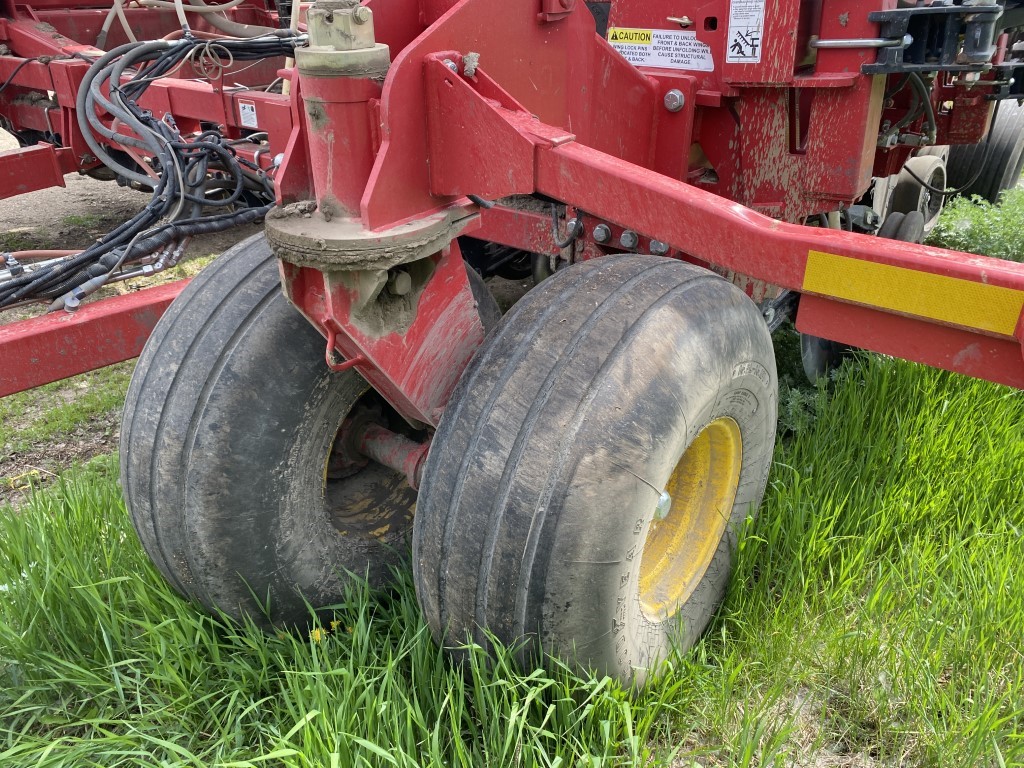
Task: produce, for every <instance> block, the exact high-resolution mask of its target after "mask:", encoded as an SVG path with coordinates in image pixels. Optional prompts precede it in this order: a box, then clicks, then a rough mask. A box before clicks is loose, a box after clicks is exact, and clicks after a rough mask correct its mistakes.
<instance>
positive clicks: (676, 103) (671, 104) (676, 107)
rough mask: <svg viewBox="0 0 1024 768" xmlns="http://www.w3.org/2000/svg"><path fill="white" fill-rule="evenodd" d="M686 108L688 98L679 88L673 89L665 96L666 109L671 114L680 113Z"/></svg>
mask: <svg viewBox="0 0 1024 768" xmlns="http://www.w3.org/2000/svg"><path fill="white" fill-rule="evenodd" d="M684 106H686V96H685V95H684V94H683V92H682V91H680V90H679V89H678V88H673V89H672V90H671V91H669V92H668V93H666V94H665V109H667V110H668V111H669V112H678V111H680V110H681V109H682V108H683V107H684Z"/></svg>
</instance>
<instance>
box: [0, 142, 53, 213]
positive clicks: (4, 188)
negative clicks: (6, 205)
mask: <svg viewBox="0 0 1024 768" xmlns="http://www.w3.org/2000/svg"><path fill="white" fill-rule="evenodd" d="M64 173H65V172H64V169H63V168H61V164H60V159H59V158H58V156H57V151H56V150H55V149H54V147H53V145H52V144H45V143H40V144H36V145H35V146H34V147H21V148H19V149H12V150H9V151H7V152H0V200H2V199H4V198H5V197H14V196H15V195H21V194H24V193H25V192H35V191H36V190H37V189H47V188H48V187H63V186H64Z"/></svg>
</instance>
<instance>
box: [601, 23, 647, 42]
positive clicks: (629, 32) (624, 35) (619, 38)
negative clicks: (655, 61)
mask: <svg viewBox="0 0 1024 768" xmlns="http://www.w3.org/2000/svg"><path fill="white" fill-rule="evenodd" d="M653 36H654V30H651V29H627V28H625V27H609V28H608V42H609V43H619V44H620V45H650V44H651V41H652V40H653Z"/></svg>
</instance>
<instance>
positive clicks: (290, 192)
mask: <svg viewBox="0 0 1024 768" xmlns="http://www.w3.org/2000/svg"><path fill="white" fill-rule="evenodd" d="M53 1H54V0H47V2H53ZM366 5H367V6H369V7H370V8H371V9H373V11H374V13H375V24H376V32H377V40H378V41H379V42H384V43H386V44H388V45H389V46H390V48H391V53H392V58H393V64H392V66H391V69H390V71H389V73H388V76H387V79H386V81H385V83H384V85H383V88H381V87H380V85H379V84H378V83H374V82H372V81H360V82H353V80H352V79H351V78H338V79H327V80H321V81H319V82H316V83H311V82H307V81H306V80H305V79H304V78H303V77H295V76H294V74H292V73H289V74H290V75H291V76H292V77H293V82H294V84H295V87H294V89H293V92H292V96H291V103H290V104H289V103H288V101H287V100H285V99H284V98H282V97H275V98H270V95H269V94H267V95H265V98H266V102H267V106H266V108H265V109H264V110H263V113H264V114H266V115H268V118H267V119H272V120H275V121H278V122H275V123H274V124H273V126H272V128H270V129H269V130H270V133H271V144H272V147H274V151H277V148H282V149H284V151H285V164H284V165H283V167H282V168H281V170H280V172H279V173H278V176H277V180H278V192H279V197H280V198H281V202H285V203H286V202H291V201H295V200H301V199H307V198H309V197H310V196H311V195H312V196H313V197H315V198H316V199H317V201H318V202H319V203H320V205H321V208H324V207H325V205H324V204H325V203H327V202H330V203H331V204H332V205H334V204H336V203H338V202H339V200H340V203H341V207H342V209H343V211H344V212H346V213H347V214H348V215H349V216H351V217H354V218H358V220H359V223H360V224H361V226H362V227H363V228H364V229H365V230H368V231H370V232H372V233H375V234H379V235H380V237H381V238H382V239H386V238H387V237H388V236H389V232H392V231H394V230H395V228H396V227H399V226H401V225H403V224H407V223H409V222H415V221H418V220H423V219H425V218H428V217H430V216H441V215H446V216H449V217H453V216H454V217H456V218H458V217H461V218H463V219H464V221H463V222H462V226H465V227H466V229H464V230H463V232H464V233H470V234H473V235H474V236H480V237H486V238H488V239H492V240H495V241H497V242H502V243H504V244H507V245H512V246H516V247H522V248H526V249H528V250H531V251H535V252H547V253H551V252H553V251H554V250H555V248H554V245H553V240H552V239H550V237H547V238H546V237H545V236H544V234H543V233H544V232H545V228H546V227H548V226H549V222H548V220H547V218H546V217H545V216H542V215H540V214H537V213H531V212H525V211H515V210H509V209H502V208H500V207H498V208H495V209H493V210H491V211H483V212H480V211H478V209H477V207H476V206H475V205H473V204H471V203H470V202H469V201H468V200H467V199H466V196H467V195H479V196H482V197H488V198H504V197H506V196H509V195H522V194H536V193H539V194H541V195H546V196H548V197H550V198H552V199H554V200H558V201H561V202H562V203H565V204H567V205H568V206H569V207H570V210H571V211H572V212H575V213H577V214H578V215H581V216H584V220H585V221H587V222H590V224H594V223H597V222H607V223H609V224H612V225H614V226H615V227H616V228H627V227H628V228H629V229H631V230H634V231H636V232H638V233H640V235H641V247H643V246H646V245H647V244H648V243H649V241H650V240H652V239H657V240H659V241H661V242H663V243H667V244H669V245H670V246H671V248H672V252H671V255H673V256H676V257H683V258H687V259H690V260H695V261H698V262H700V263H705V264H707V265H709V266H712V267H713V268H716V269H718V270H719V271H723V272H728V273H738V274H739V275H744V276H747V277H750V278H755V280H756V281H760V283H759V288H758V290H759V291H761V292H763V290H764V289H765V287H766V285H768V284H770V285H771V286H777V287H779V288H785V289H790V290H793V291H797V292H799V293H800V294H801V295H802V297H803V298H802V301H801V304H800V310H799V314H798V316H797V326H798V328H799V329H800V330H801V331H803V332H807V333H813V334H815V335H820V336H824V337H827V338H833V339H837V340H839V341H842V342H845V343H848V344H852V345H855V346H859V347H864V348H867V349H874V350H878V351H882V352H886V353H890V354H895V355H897V356H900V357H905V358H908V359H912V360H918V361H920V362H924V363H927V364H929V365H933V366H937V367H942V368H947V369H949V370H953V371H958V372H962V373H966V374H969V375H973V376H979V377H981V378H986V379H990V380H993V381H999V382H1003V383H1006V384H1009V385H1012V386H1016V387H1022V388H1024V355H1022V344H1024V267H1022V266H1020V265H1015V264H1010V263H1007V262H1002V261H998V260H994V259H986V258H981V257H976V256H971V255H968V254H960V253H953V252H950V251H945V250H942V249H936V248H928V247H925V246H918V245H911V244H903V243H896V242H893V241H887V240H880V239H878V238H874V237H869V236H864V235H857V234H852V233H846V232H839V231H831V230H822V229H813V228H809V227H804V226H801V222H803V220H804V219H805V218H806V217H808V216H810V215H813V214H816V213H820V212H823V211H829V210H836V209H838V208H841V207H843V206H846V205H850V204H852V203H853V202H854V201H856V200H857V199H859V198H860V197H861V196H862V195H863V194H864V193H865V192H866V191H867V189H868V186H869V184H870V181H871V177H872V175H873V174H878V175H882V174H888V173H892V172H893V171H894V169H895V170H898V168H899V167H900V166H902V164H903V162H904V161H905V159H906V157H907V156H908V154H909V152H910V149H909V148H906V147H902V148H895V149H892V150H876V148H875V138H876V136H877V132H878V126H879V123H880V122H881V121H882V120H883V119H885V117H886V115H887V114H889V110H895V112H894V114H897V115H898V114H899V111H898V110H899V105H898V104H892V105H890V104H888V103H883V99H882V92H883V91H884V89H885V86H886V82H885V77H884V76H875V77H869V76H865V75H861V74H859V72H860V66H861V64H864V63H870V62H871V61H873V59H874V52H873V51H871V50H866V49H845V50H843V49H838V50H819V51H818V55H817V58H816V60H815V61H814V62H813V63H810V64H808V63H807V62H806V60H805V58H804V55H803V53H804V51H805V50H806V45H807V41H808V40H809V38H810V36H811V35H812V34H813V35H818V36H820V37H822V38H857V37H873V36H877V26H876V25H874V24H871V23H870V22H868V21H867V14H868V12H869V11H872V10H881V9H888V8H891V7H894V5H895V2H894V0H884V2H883V4H882V8H879V7H878V6H877V5H874V4H871V3H869V2H866V0H858V2H854V3H839V2H838V0H821V2H820V3H801V2H799V0H782V2H780V3H778V4H777V5H776V6H773V12H772V13H771V14H768V15H767V16H766V18H765V23H764V29H763V37H762V39H763V51H764V53H763V56H762V57H761V61H760V62H756V63H746V64H730V63H728V62H727V61H726V56H725V51H726V44H727V38H726V31H727V28H728V15H729V4H728V0H695V2H693V3H692V4H690V5H688V6H687V8H688V10H687V13H688V15H689V17H691V19H692V20H693V22H694V31H695V34H696V37H697V39H698V40H700V41H701V42H703V43H705V44H706V45H707V46H708V47H709V49H710V52H711V56H712V58H713V60H714V62H715V66H714V68H713V71H711V72H686V71H678V70H677V71H672V70H661V69H656V70H655V69H637V68H635V67H633V66H632V65H630V64H628V63H627V62H626V61H625V60H624V59H623V58H621V57H620V56H619V55H618V54H617V53H616V52H615V51H614V50H613V49H612V48H611V46H610V45H609V44H608V43H606V42H605V41H604V40H603V39H601V38H599V37H597V36H595V34H594V21H593V19H592V17H591V16H590V14H589V13H588V12H587V10H586V9H585V8H584V7H583V5H582V4H581V3H575V2H572V1H570V2H567V3H559V4H558V9H560V10H558V9H556V8H555V6H554V5H552V4H551V3H550V2H548V1H547V0H524V1H523V2H517V3H508V2H507V1H506V0H459V1H458V2H456V1H454V0H368V2H366ZM566 5H567V6H568V7H566ZM809 5H810V6H812V7H813V8H815V9H816V20H815V19H814V18H806V16H807V14H806V13H805V11H806V8H807V7H808V6H809ZM677 6H678V3H675V2H670V0H616V2H614V3H613V4H612V8H611V23H612V24H613V25H615V26H619V27H633V28H654V29H664V28H668V27H670V26H671V25H670V24H668V23H666V19H668V18H669V17H677V16H678V7H677ZM812 16H813V14H812ZM711 19H714V20H715V21H714V23H712V22H711V21H710V20H711ZM16 25H17V22H16V23H14V24H12V23H11V22H7V24H6V33H5V34H6V38H5V39H9V40H13V39H14V36H13V35H12V33H11V30H12V28H13V27H14V26H16ZM794 30H795V32H796V33H795V34H793V33H794ZM19 34H21V33H19ZM29 37H30V38H31V35H30V36H29ZM33 39H34V38H33ZM63 50H64V51H68V50H69V47H68V46H65V47H64V49H63ZM470 51H472V52H474V53H478V54H480V65H479V68H478V70H477V71H476V73H475V74H474V75H473V76H470V77H467V76H465V75H464V74H463V69H464V66H463V56H464V54H467V53H469V52H470ZM22 55H36V54H32V53H28V52H22ZM5 59H6V57H0V78H2V77H4V76H5V71H9V68H8V70H5V69H3V66H5V63H4V60H5ZM449 63H451V64H453V65H454V68H455V69H456V70H457V71H453V70H452V67H451V66H450V64H449ZM83 65H84V63H80V62H77V61H54V62H51V63H50V64H49V66H47V67H42V66H40V70H45V71H46V72H47V73H49V75H50V76H51V78H52V80H51V82H54V83H58V85H57V87H64V84H66V85H67V87H68V88H69V89H70V91H67V92H65V93H64V97H60V98H65V97H66V96H67V95H68V94H69V93H73V83H75V82H76V81H77V79H80V78H81V74H80V72H81V71H82V70H81V66H83ZM65 70H66V71H65ZM25 71H26V72H31V75H32V76H33V77H40V78H42V77H43V72H41V71H39V70H37V69H36V68H35V67H34V66H31V67H26V68H25ZM76 71H77V72H79V74H77V76H76V75H74V74H73V73H74V72H76ZM58 74H59V76H58ZM76 78H77V79H76ZM162 85H163V88H161V89H151V90H153V92H154V96H152V98H153V99H155V100H156V99H162V100H163V101H160V105H161V108H164V109H167V110H170V111H172V112H174V114H175V115H176V117H177V115H178V114H179V113H178V112H177V111H176V110H179V109H181V110H183V112H182V114H185V115H188V114H193V113H190V112H189V111H188V110H189V108H190V107H189V101H188V99H187V98H184V97H183V98H182V100H181V101H179V100H177V96H176V94H181V93H183V91H182V90H179V89H181V88H183V87H185V88H188V89H190V90H191V91H195V93H196V94H199V93H200V92H201V93H202V94H204V97H205V98H208V99H210V100H211V102H210V105H212V104H213V102H214V101H216V103H217V104H220V105H226V106H224V107H223V110H222V112H221V113H219V114H220V115H221V116H222V117H223V120H224V124H225V128H226V130H229V131H230V130H235V129H237V126H235V125H234V124H233V116H234V115H237V110H236V109H235V108H233V107H231V106H230V105H231V104H233V103H234V101H235V100H237V94H230V93H226V92H225V91H224V90H223V89H221V91H220V92H219V93H218V92H217V88H216V86H211V85H208V84H207V85H203V84H187V85H186V84H184V83H178V82H169V83H165V84H162ZM36 87H40V88H41V87H45V83H44V84H42V85H37V86H36ZM311 88H312V89H315V90H311ZM673 89H674V90H678V91H680V92H681V93H682V94H683V96H684V100H685V102H684V107H683V109H681V110H679V111H677V112H669V111H667V110H666V109H665V108H664V106H663V100H664V96H665V94H666V93H667V92H668V91H669V90H673ZM981 91H982V89H980V88H974V89H973V90H972V91H971V92H969V93H968V92H966V91H960V90H958V88H957V87H956V86H955V85H953V84H950V83H946V82H945V81H943V84H942V86H941V88H940V89H939V93H938V94H936V103H937V104H938V105H940V106H941V104H942V103H946V102H949V101H951V102H954V103H955V104H956V109H955V110H954V112H952V113H949V114H946V113H941V110H940V113H941V119H940V121H939V130H940V135H939V137H938V141H939V142H940V143H943V142H945V141H958V142H965V143H969V142H973V141H977V140H979V139H980V138H981V137H982V136H983V134H984V131H985V129H986V126H987V122H988V118H989V114H990V107H989V103H988V102H986V101H985V100H984V98H983V94H982V93H981ZM304 92H305V95H304ZM189 95H191V94H189ZM314 97H315V98H316V99H320V100H323V101H325V102H330V101H331V99H335V100H336V101H337V103H339V104H344V105H345V107H344V110H345V111H344V117H342V112H340V111H339V112H337V113H329V114H328V117H327V124H326V125H318V126H317V130H315V131H311V130H310V129H309V126H308V125H307V118H306V113H305V110H304V109H303V103H304V99H305V98H310V99H312V98H314ZM0 98H2V96H0ZM60 103H61V107H62V113H66V112H67V111H68V110H67V102H66V101H65V100H62V101H61V102H60ZM204 103H205V102H204ZM261 103H262V102H261ZM71 104H72V105H73V99H72V100H71ZM3 106H4V103H3V102H0V108H3ZM210 108H212V106H210ZM352 110H356V111H358V110H362V111H363V114H364V118H362V119H365V121H366V124H367V125H370V126H373V129H372V130H369V131H366V132H365V133H361V134H360V136H362V139H361V142H362V143H360V142H359V141H356V142H354V146H353V145H351V144H350V146H349V147H348V149H347V151H346V156H345V157H344V158H342V157H339V158H338V160H337V162H336V163H335V164H334V165H335V167H347V166H346V161H347V160H348V159H350V158H355V157H368V158H370V159H371V162H370V163H369V164H368V165H367V166H366V168H365V170H364V171H363V172H359V173H350V174H349V175H348V176H347V177H346V178H345V179H344V180H343V183H342V186H341V188H339V187H338V184H339V183H340V182H339V181H338V180H337V179H332V178H331V173H329V170H330V169H329V168H328V166H329V165H331V164H329V163H328V164H325V163H323V162H311V160H310V157H311V156H312V157H324V156H329V155H325V147H323V146H320V145H319V144H318V143H320V142H324V141H326V140H327V137H328V136H331V139H332V140H333V133H332V129H333V128H334V127H335V125H334V124H333V123H332V120H337V121H338V122H337V126H339V127H340V126H341V125H343V124H346V125H350V126H351V125H353V124H356V123H353V122H352V121H353V119H355V120H356V122H358V119H359V118H354V114H356V113H354V112H353V111H352ZM205 114H210V113H209V112H207V113H205ZM335 114H336V115H337V116H336V117H335V116H334V115H335ZM70 118H71V116H70V115H66V116H65V118H64V119H65V122H64V123H63V125H66V126H73V125H74V121H73V120H71V119H70ZM196 119H197V120H198V119H205V118H200V117H199V116H198V115H197V116H196ZM179 123H180V121H179ZM794 125H799V127H800V130H799V131H795V130H794ZM260 127H261V128H262V127H263V125H262V124H261V126H260ZM911 127H913V126H911ZM71 130H72V133H73V129H71ZM346 135H348V134H347V133H346ZM70 143H71V145H72V147H74V140H72V141H71V142H70ZM47 162H50V163H52V157H51V158H50V159H48V160H47ZM0 168H2V165H0ZM709 170H710V171H713V173H709ZM52 173H53V172H52V171H51V174H52ZM0 179H2V177H0ZM478 214H481V215H479V216H478ZM769 217H771V218H769ZM474 228H476V229H475V231H472V230H473V229H474ZM601 251H602V249H600V248H597V247H596V246H594V245H593V243H590V244H589V245H588V247H587V249H586V250H584V252H583V253H582V254H581V256H580V257H581V258H586V257H588V256H590V255H595V254H598V253H600V252H601ZM433 261H434V264H435V267H434V270H435V271H434V275H433V277H432V278H431V279H430V281H429V282H428V283H427V285H426V287H425V288H424V291H423V294H422V296H421V297H420V299H419V304H418V309H417V314H416V318H415V320H414V322H413V323H412V324H411V325H410V326H409V327H408V328H394V329H390V330H388V331H387V332H386V333H383V334H379V333H378V334H372V333H366V332H365V330H361V329H360V328H358V327H356V325H355V324H354V323H353V322H352V314H351V312H352V307H353V303H354V301H355V299H356V298H357V297H356V295H355V293H354V292H353V291H352V290H351V288H350V286H348V285H346V284H345V282H344V281H340V280H338V279H337V278H336V277H335V278H332V276H331V275H330V274H329V273H325V272H321V271H319V270H316V269H312V268H311V267H294V266H290V265H285V267H284V271H283V276H284V282H285V289H286V291H287V293H288V295H289V296H290V298H291V299H292V300H293V301H294V302H295V303H296V305H297V306H298V307H299V308H300V310H302V311H303V313H304V314H305V315H306V316H307V318H309V319H310V321H311V322H313V323H314V324H315V325H316V326H317V327H318V328H319V329H320V330H321V333H322V334H323V335H324V336H325V338H326V339H328V340H329V341H330V343H331V349H329V350H328V351H329V352H330V351H331V350H333V349H336V350H337V351H339V352H341V353H342V355H344V356H345V357H346V358H347V359H348V365H352V366H354V367H355V368H356V369H357V370H359V371H360V372H361V373H362V374H363V375H364V376H365V377H366V378H367V379H368V380H369V381H370V382H371V383H372V384H373V385H374V386H375V388H377V389H378V391H380V392H381V394H382V395H383V396H384V397H386V398H387V399H388V400H389V401H390V402H391V403H392V405H394V406H395V407H396V408H397V409H398V410H399V412H401V413H403V414H404V415H405V416H407V417H408V418H409V419H410V420H412V421H416V422H422V423H427V424H436V423H437V420H438V419H439V417H440V414H441V412H442V410H443V408H444V404H445V402H446V401H447V398H448V396H449V395H450V393H451V391H452V389H453V387H454V385H455V382H456V381H457V380H458V378H459V376H460V375H461V371H462V368H463V367H464V365H465V363H466V361H468V359H469V357H470V356H471V355H472V353H473V351H474V350H475V348H476V347H477V345H478V344H479V343H481V341H482V339H483V329H482V327H481V326H480V321H479V318H477V317H476V314H475V310H474V302H473V299H472V296H471V293H470V288H469V284H468V281H467V280H466V279H465V275H464V272H462V271H461V259H460V258H459V253H458V248H457V246H455V245H454V243H453V244H452V245H451V246H449V247H447V248H444V249H443V250H442V251H441V252H440V253H438V254H437V255H435V256H434V257H433ZM456 267H459V269H456ZM744 280H745V282H746V283H749V280H746V279H744ZM5 354H6V353H5Z"/></svg>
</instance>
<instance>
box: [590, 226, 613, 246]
mask: <svg viewBox="0 0 1024 768" xmlns="http://www.w3.org/2000/svg"><path fill="white" fill-rule="evenodd" d="M611 239H612V228H611V227H609V226H608V225H607V224H598V225H597V226H596V227H594V242H595V243H607V242H608V241H609V240H611Z"/></svg>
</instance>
